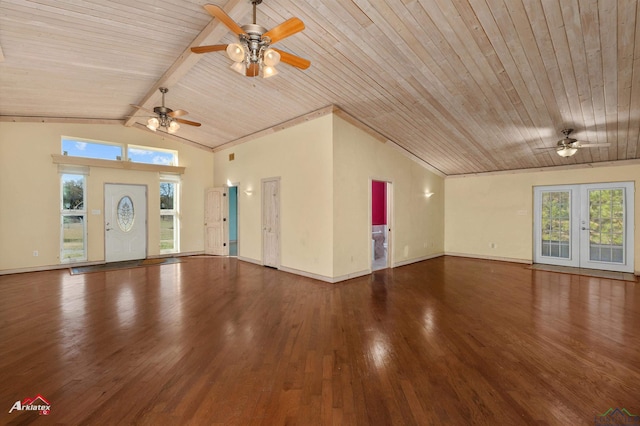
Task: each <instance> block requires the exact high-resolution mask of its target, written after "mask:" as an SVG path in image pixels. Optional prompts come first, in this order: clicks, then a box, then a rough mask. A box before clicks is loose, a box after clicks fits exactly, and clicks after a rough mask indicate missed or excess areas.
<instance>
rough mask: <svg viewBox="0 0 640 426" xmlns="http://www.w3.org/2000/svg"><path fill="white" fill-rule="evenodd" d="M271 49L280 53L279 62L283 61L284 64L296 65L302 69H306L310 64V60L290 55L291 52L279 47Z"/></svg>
mask: <svg viewBox="0 0 640 426" xmlns="http://www.w3.org/2000/svg"><path fill="white" fill-rule="evenodd" d="M272 49H273V48H272ZM273 50H275V51H276V52H278V53H279V54H280V62H284V63H285V64H289V65H293V66H294V67H298V68H300V69H302V70H306V69H307V68H309V66H310V65H311V61H309V60H308V59H304V58H301V57H299V56H296V55H292V54H291V53H288V52H285V51H283V50H280V49H273Z"/></svg>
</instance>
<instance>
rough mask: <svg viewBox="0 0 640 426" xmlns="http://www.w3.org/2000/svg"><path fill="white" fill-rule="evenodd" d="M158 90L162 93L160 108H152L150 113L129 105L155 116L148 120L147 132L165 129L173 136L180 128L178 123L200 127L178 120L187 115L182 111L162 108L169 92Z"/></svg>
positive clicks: (148, 110) (162, 88)
mask: <svg viewBox="0 0 640 426" xmlns="http://www.w3.org/2000/svg"><path fill="white" fill-rule="evenodd" d="M159 90H160V93H162V106H157V107H155V108H153V111H151V110H150V109H147V108H144V107H141V106H139V105H134V104H131V106H132V107H134V108H137V109H141V110H143V111H146V112H148V113H150V114H155V115H156V116H152V117H151V118H149V121H147V128H148V129H149V130H153V131H154V132H155V131H156V130H158V127H164V128H166V129H167V132H168V133H171V134H173V133H175V132H177V131H178V129H179V128H180V124H178V123H182V124H187V125H189V126H196V127H200V126H201V125H202V124H200V123H197V122H195V121H190V120H185V119H184V118H178V117H181V116H183V115H187V114H189V113H188V112H187V111H185V110H183V109H177V110H175V111H174V110H172V109H171V108H167V107H166V106H164V95H165V93H167V92H168V91H169V89H167V88H166V87H161V88H160V89H159Z"/></svg>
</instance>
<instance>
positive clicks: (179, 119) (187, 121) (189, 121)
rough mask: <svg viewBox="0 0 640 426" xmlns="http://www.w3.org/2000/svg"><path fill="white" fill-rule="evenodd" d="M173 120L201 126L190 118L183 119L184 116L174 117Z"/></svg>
mask: <svg viewBox="0 0 640 426" xmlns="http://www.w3.org/2000/svg"><path fill="white" fill-rule="evenodd" d="M174 120H175V121H177V122H178V123H182V124H187V125H189V126H196V127H200V126H202V124H200V123H197V122H195V121H191V120H185V119H184V118H174Z"/></svg>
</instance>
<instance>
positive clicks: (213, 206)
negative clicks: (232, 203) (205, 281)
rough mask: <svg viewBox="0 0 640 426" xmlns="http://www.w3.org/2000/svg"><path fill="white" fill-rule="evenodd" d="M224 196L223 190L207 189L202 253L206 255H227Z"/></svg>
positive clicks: (224, 191)
mask: <svg viewBox="0 0 640 426" xmlns="http://www.w3.org/2000/svg"><path fill="white" fill-rule="evenodd" d="M226 196H227V193H226V190H225V188H209V189H207V193H206V199H205V211H204V235H205V239H204V252H205V253H206V254H212V255H216V256H224V255H226V254H229V253H228V246H227V244H226V238H225V233H224V228H225V227H224V223H225V217H224V212H225V211H226V206H225V201H226Z"/></svg>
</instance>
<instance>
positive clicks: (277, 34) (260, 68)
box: [191, 0, 311, 78]
mask: <svg viewBox="0 0 640 426" xmlns="http://www.w3.org/2000/svg"><path fill="white" fill-rule="evenodd" d="M260 3H262V0H251V4H253V24H247V25H243V26H242V27H241V26H239V25H238V24H236V23H235V21H233V19H231V17H230V16H229V15H227V13H226V12H225V11H224V10H222V9H221V8H220V7H219V6H216V5H213V4H207V5H205V6H204V8H205V9H206V10H207V12H209V14H210V15H211V16H213V17H214V18H218V19H219V20H220V22H222V23H223V24H224V25H226V26H227V28H229V29H230V30H231V32H233V33H234V34H236V35H237V36H238V43H231V44H214V45H210V46H199V47H192V48H191V51H192V52H194V53H208V52H216V51H220V50H226V52H227V55H228V56H229V58H231V59H232V60H233V61H234V64H233V65H231V68H232V69H233V70H235V71H237V72H239V73H240V74H244V75H246V76H247V77H256V76H258V75H261V76H262V77H264V78H267V77H272V76H274V75H276V74H277V73H278V70H276V68H275V66H276V65H277V64H278V63H279V62H284V63H285V64H289V65H292V66H294V67H297V68H300V69H303V70H305V69H307V68H309V66H310V65H311V62H310V61H309V60H307V59H304V58H301V57H299V56H296V55H293V54H291V53H288V52H284V51H282V50H279V49H274V48H272V47H271V45H273V44H276V43H277V42H279V41H280V40H282V39H284V38H286V37H289V36H292V35H294V34H296V33H298V32H300V31H302V30H304V23H303V22H302V21H301V20H300V19H298V18H295V17H294V18H291V19H288V20H286V21H285V22H283V23H282V24H280V25H277V26H275V27H274V28H272V29H270V30H269V31H267V30H266V28H264V27H261V26H260V25H257V24H256V6H257V5H259V4H260Z"/></svg>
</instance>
